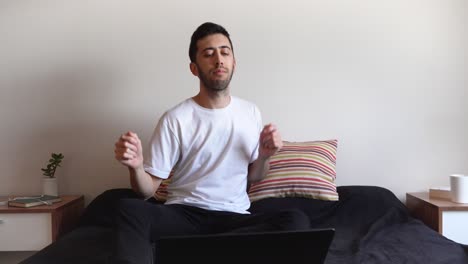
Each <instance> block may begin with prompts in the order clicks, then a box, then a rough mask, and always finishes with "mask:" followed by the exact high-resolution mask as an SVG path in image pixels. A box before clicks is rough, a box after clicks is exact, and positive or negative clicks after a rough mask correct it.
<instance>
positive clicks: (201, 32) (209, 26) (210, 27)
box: [189, 22, 234, 62]
mask: <svg viewBox="0 0 468 264" xmlns="http://www.w3.org/2000/svg"><path fill="white" fill-rule="evenodd" d="M213 34H223V35H224V36H225V37H226V38H227V39H228V40H229V44H231V50H232V53H233V54H234V47H233V46H232V41H231V38H230V37H229V33H228V32H227V30H226V29H225V28H223V27H222V26H221V25H218V24H215V23H211V22H206V23H203V24H201V25H200V26H199V27H198V28H197V29H196V30H195V32H193V35H192V39H191V40H190V47H189V57H190V61H191V62H195V60H196V56H197V42H198V41H199V40H200V39H202V38H204V37H207V36H209V35H213Z"/></svg>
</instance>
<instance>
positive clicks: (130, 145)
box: [114, 132, 143, 170]
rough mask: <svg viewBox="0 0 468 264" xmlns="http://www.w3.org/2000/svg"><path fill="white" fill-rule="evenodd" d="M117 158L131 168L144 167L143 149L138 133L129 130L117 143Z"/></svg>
mask: <svg viewBox="0 0 468 264" xmlns="http://www.w3.org/2000/svg"><path fill="white" fill-rule="evenodd" d="M114 152H115V159H116V160H118V161H119V162H120V163H122V164H123V165H125V166H127V167H129V168H131V169H135V170H136V169H139V168H143V151H142V147H141V141H140V139H139V138H138V135H137V134H135V133H133V132H127V133H125V134H123V135H122V136H120V138H119V139H118V140H117V142H116V143H115V150H114Z"/></svg>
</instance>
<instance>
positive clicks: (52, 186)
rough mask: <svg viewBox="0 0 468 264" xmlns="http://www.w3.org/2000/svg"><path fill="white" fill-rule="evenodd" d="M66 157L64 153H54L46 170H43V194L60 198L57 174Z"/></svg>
mask: <svg viewBox="0 0 468 264" xmlns="http://www.w3.org/2000/svg"><path fill="white" fill-rule="evenodd" d="M63 158H64V156H63V155H62V153H58V154H57V153H52V154H51V158H50V159H49V163H48V164H47V167H46V168H42V169H41V170H42V172H43V173H42V175H44V177H43V178H42V194H44V195H53V196H58V185H57V178H56V177H55V172H56V170H57V168H58V167H60V164H61V163H62V160H63Z"/></svg>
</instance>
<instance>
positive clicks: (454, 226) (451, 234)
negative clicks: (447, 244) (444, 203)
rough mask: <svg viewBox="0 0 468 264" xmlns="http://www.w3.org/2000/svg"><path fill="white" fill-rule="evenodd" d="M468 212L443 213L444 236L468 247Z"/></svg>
mask: <svg viewBox="0 0 468 264" xmlns="http://www.w3.org/2000/svg"><path fill="white" fill-rule="evenodd" d="M467 223H468V211H445V212H442V235H444V236H445V237H447V238H448V239H451V240H453V241H456V242H458V243H462V244H465V245H468V228H466V224H467Z"/></svg>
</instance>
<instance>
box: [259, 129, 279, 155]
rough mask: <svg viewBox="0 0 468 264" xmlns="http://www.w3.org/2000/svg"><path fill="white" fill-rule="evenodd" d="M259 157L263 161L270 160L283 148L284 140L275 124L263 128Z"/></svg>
mask: <svg viewBox="0 0 468 264" xmlns="http://www.w3.org/2000/svg"><path fill="white" fill-rule="evenodd" d="M259 144H260V146H259V153H258V157H259V158H261V159H264V160H266V159H268V158H270V157H271V156H273V155H274V154H275V153H276V152H277V151H278V150H279V149H281V148H282V147H283V140H282V139H281V135H280V133H279V131H278V130H277V128H276V126H275V125H273V124H268V125H266V126H264V127H263V130H262V132H261V133H260V142H259Z"/></svg>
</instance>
